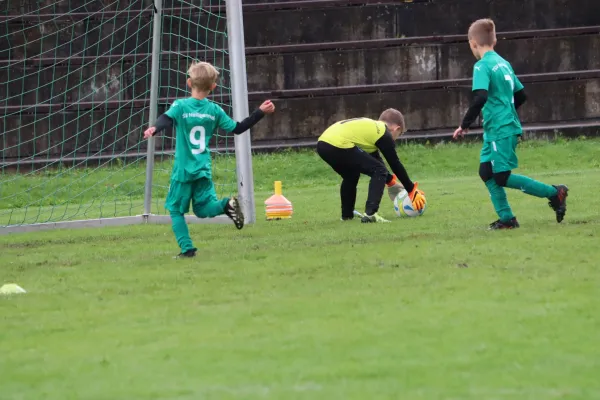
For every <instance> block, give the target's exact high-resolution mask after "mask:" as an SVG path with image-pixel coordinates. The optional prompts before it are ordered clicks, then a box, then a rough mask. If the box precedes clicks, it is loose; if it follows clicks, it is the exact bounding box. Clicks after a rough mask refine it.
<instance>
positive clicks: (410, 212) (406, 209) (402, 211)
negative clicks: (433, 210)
mask: <svg viewBox="0 0 600 400" xmlns="http://www.w3.org/2000/svg"><path fill="white" fill-rule="evenodd" d="M426 209H427V200H425V205H424V206H423V209H422V210H415V209H414V208H413V205H412V201H411V200H410V197H408V192H407V191H406V190H402V191H400V193H398V195H397V196H396V198H395V199H394V211H395V212H396V215H397V216H399V217H418V216H420V215H423V213H424V212H425V210H426Z"/></svg>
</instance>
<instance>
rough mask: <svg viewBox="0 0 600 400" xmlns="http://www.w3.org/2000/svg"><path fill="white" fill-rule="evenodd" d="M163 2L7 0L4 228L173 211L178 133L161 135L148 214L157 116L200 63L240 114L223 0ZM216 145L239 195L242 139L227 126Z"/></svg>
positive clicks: (0, 49) (1, 105)
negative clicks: (149, 137) (215, 75)
mask: <svg viewBox="0 0 600 400" xmlns="http://www.w3.org/2000/svg"><path fill="white" fill-rule="evenodd" d="M158 1H161V3H160V4H159V3H158ZM155 2H156V4H155V3H154V2H153V1H152V0H61V1H54V0H0V231H5V232H7V231H15V230H26V229H23V228H27V229H28V228H31V229H34V228H36V227H40V226H42V227H48V226H57V223H58V226H60V225H61V224H63V226H70V225H74V224H77V223H81V224H83V225H94V224H96V225H103V224H106V225H109V224H111V223H118V224H120V223H134V222H142V221H143V220H142V218H141V215H142V214H144V211H150V212H151V213H152V214H154V215H165V210H164V199H165V197H166V194H167V190H168V186H169V176H170V171H171V167H172V163H173V155H174V149H175V138H174V131H173V132H172V131H170V130H169V131H165V132H163V133H162V134H160V135H159V136H157V137H156V139H155V142H156V143H155V144H156V146H155V157H154V160H155V163H154V169H153V171H152V174H151V175H152V178H153V179H152V200H151V202H150V204H151V205H152V208H151V210H144V194H145V184H146V179H147V176H146V161H147V157H146V154H147V146H148V142H147V141H144V140H143V131H144V129H145V128H146V127H147V126H148V123H149V122H153V121H150V118H151V117H152V116H154V115H160V114H161V113H162V112H164V111H165V110H166V108H168V106H169V105H170V104H171V103H172V102H173V101H174V100H175V99H176V98H181V97H186V96H188V95H189V92H188V89H187V88H186V71H187V68H188V66H189V64H190V63H191V62H192V61H193V60H206V61H209V62H211V63H213V64H214V65H215V66H216V67H217V68H218V69H219V70H220V72H221V80H220V83H219V87H218V89H217V90H216V91H215V93H214V94H213V95H212V96H211V99H212V100H213V101H215V102H217V103H219V104H220V105H221V106H222V107H223V108H224V109H225V111H227V112H228V113H231V111H232V110H231V106H230V104H231V90H230V84H229V82H230V80H229V72H230V69H229V66H228V57H227V50H226V49H227V32H226V28H227V26H226V19H225V14H226V13H225V1H224V0H211V1H209V2H199V1H196V0H188V1H182V0H155ZM199 4H203V5H202V6H199ZM157 6H158V7H157ZM156 19H159V20H160V21H159V22H160V23H159V24H158V25H157V24H156V21H155V20H156ZM157 26H158V27H159V28H160V32H161V34H160V35H158V36H156V35H154V37H155V38H156V37H158V38H160V46H158V47H157V46H156V43H154V42H155V41H154V40H153V30H154V29H155V27H157ZM157 31H158V30H157ZM153 44H154V46H153ZM157 49H158V51H157ZM153 50H154V53H153ZM156 55H158V64H157V65H158V67H159V68H158V71H157V72H156V75H155V79H154V82H156V84H157V85H158V87H157V96H156V97H157V98H156V103H157V104H156V105H155V106H156V107H155V110H156V111H155V112H151V110H152V107H153V105H152V104H151V89H152V88H151V86H152V83H153V79H152V77H153V74H152V72H153V71H152V60H153V57H155V56H156ZM151 114H153V115H152V116H151ZM210 147H211V149H212V150H213V153H214V154H213V169H214V171H213V176H214V180H215V185H216V187H217V191H218V193H219V194H220V195H228V194H230V193H232V192H235V191H236V162H235V158H234V156H233V153H234V141H233V138H231V137H229V136H227V135H224V134H221V133H218V134H217V135H215V136H214V138H213V143H212V146H210ZM138 216H140V217H138ZM66 221H78V222H77V223H73V222H71V223H70V225H69V224H64V223H65V222H66ZM111 221H112V222H111ZM40 224H41V225H40ZM15 227H19V228H21V229H15ZM11 228H12V229H11Z"/></svg>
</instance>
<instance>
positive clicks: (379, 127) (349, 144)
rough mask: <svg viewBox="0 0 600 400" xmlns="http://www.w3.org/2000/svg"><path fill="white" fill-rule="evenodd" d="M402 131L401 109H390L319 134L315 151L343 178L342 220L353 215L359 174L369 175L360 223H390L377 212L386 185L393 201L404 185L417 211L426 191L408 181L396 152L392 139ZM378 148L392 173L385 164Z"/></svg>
mask: <svg viewBox="0 0 600 400" xmlns="http://www.w3.org/2000/svg"><path fill="white" fill-rule="evenodd" d="M405 131H406V128H405V124H404V116H403V115H402V113H401V112H400V111H398V110H395V109H393V108H390V109H387V110H385V111H384V112H383V113H382V114H381V116H380V117H379V121H375V120H372V119H369V118H354V119H348V120H345V121H340V122H337V123H335V124H333V125H331V126H330V127H329V128H327V130H326V131H325V132H323V134H322V135H321V136H320V137H319V141H318V142H317V153H318V154H319V156H320V157H321V158H322V159H323V160H324V161H325V162H326V163H327V164H329V166H331V168H333V170H334V171H335V172H337V173H338V174H339V175H340V176H341V177H342V185H341V188H340V197H341V200H342V220H344V221H345V220H350V219H353V218H354V205H355V203H356V186H357V185H358V180H359V178H360V174H365V175H368V176H370V177H371V181H370V183H369V193H368V197H367V204H366V206H365V215H364V216H363V217H362V219H361V222H389V221H388V220H386V219H384V218H383V217H381V216H379V215H378V214H377V211H378V210H379V203H381V197H382V196H383V190H384V189H385V186H386V185H387V187H388V194H389V196H390V199H392V201H393V200H394V199H395V198H396V196H397V195H398V193H400V191H401V190H402V189H403V188H404V189H406V191H407V192H408V195H409V197H410V200H411V201H412V203H413V207H415V209H417V210H421V209H422V208H423V206H424V205H425V194H424V193H423V192H422V191H420V190H419V189H418V183H417V182H413V181H411V180H410V178H409V177H408V174H407V172H406V170H405V169H404V166H403V165H402V163H401V162H400V160H399V159H398V154H397V153H396V143H395V140H396V139H397V138H398V136H400V135H402V134H403V133H404V132H405ZM380 151H381V153H382V154H383V156H384V157H385V159H386V161H387V162H388V164H389V166H390V168H391V169H392V171H393V172H394V175H392V174H390V173H389V172H388V170H387V168H386V167H385V164H384V163H383V160H382V159H381V156H380V155H379V152H380ZM398 180H400V182H398Z"/></svg>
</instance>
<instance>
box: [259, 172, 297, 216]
mask: <svg viewBox="0 0 600 400" xmlns="http://www.w3.org/2000/svg"><path fill="white" fill-rule="evenodd" d="M265 206H266V211H267V220H268V221H271V220H275V219H288V218H292V214H293V212H294V211H293V209H292V203H291V202H290V201H289V200H288V199H286V198H285V197H283V195H282V194H281V181H275V194H274V195H273V196H271V197H269V198H268V199H267V200H265Z"/></svg>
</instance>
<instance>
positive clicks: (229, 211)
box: [225, 197, 244, 229]
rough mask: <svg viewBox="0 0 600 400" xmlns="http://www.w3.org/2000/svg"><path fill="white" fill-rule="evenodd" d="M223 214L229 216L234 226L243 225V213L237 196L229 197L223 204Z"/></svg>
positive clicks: (239, 226) (241, 226)
mask: <svg viewBox="0 0 600 400" xmlns="http://www.w3.org/2000/svg"><path fill="white" fill-rule="evenodd" d="M225 215H227V216H228V217H229V218H231V220H232V221H233V223H234V224H235V227H236V228H238V229H242V228H243V227H244V213H243V212H242V207H241V206H240V202H239V201H238V199H237V197H232V198H230V199H229V201H228V202H227V205H226V206H225Z"/></svg>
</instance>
